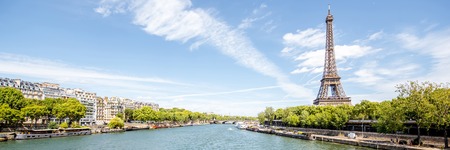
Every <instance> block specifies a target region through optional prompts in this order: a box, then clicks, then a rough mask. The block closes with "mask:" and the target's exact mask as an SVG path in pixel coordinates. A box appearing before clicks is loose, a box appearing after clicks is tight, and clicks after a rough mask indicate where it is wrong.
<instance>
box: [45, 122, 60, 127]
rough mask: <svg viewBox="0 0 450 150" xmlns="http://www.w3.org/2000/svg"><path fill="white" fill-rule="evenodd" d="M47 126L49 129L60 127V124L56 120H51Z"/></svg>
mask: <svg viewBox="0 0 450 150" xmlns="http://www.w3.org/2000/svg"><path fill="white" fill-rule="evenodd" d="M47 128H49V129H58V128H59V125H58V123H56V122H49V123H48V125H47Z"/></svg>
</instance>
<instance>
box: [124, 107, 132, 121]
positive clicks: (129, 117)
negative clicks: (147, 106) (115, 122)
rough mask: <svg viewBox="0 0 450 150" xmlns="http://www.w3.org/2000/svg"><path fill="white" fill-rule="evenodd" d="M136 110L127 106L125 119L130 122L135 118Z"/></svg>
mask: <svg viewBox="0 0 450 150" xmlns="http://www.w3.org/2000/svg"><path fill="white" fill-rule="evenodd" d="M133 113H134V110H133V109H130V108H125V121H126V122H130V121H131V120H134V118H133Z"/></svg>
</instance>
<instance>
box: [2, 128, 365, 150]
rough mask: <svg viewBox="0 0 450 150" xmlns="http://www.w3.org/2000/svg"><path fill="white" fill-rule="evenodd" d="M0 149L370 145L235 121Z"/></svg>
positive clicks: (353, 149) (19, 142)
mask: <svg viewBox="0 0 450 150" xmlns="http://www.w3.org/2000/svg"><path fill="white" fill-rule="evenodd" d="M0 149H8V150H10V149H11V150H12V149H33V150H49V149H59V150H61V149H83V150H84V149H93V150H94V149H95V150H98V149H158V150H166V149H169V150H170V149H194V150H197V149H208V150H209V149H269V150H270V149H273V150H275V149H276V150H278V149H308V150H313V149H320V150H322V149H333V150H335V149H337V150H339V149H342V150H347V149H349V150H356V149H358V150H359V149H367V148H364V147H355V146H350V145H341V144H334V143H329V142H322V141H308V140H299V139H294V138H287V137H281V136H276V135H270V134H261V133H256V132H251V131H246V130H239V129H236V128H235V127H234V125H203V126H189V127H182V128H168V129H157V130H140V131H134V132H121V133H112V134H95V135H90V136H75V137H62V138H48V139H36V140H17V141H7V142H0Z"/></svg>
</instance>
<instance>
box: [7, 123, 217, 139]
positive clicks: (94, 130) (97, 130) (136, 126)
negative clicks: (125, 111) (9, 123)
mask: <svg viewBox="0 0 450 150" xmlns="http://www.w3.org/2000/svg"><path fill="white" fill-rule="evenodd" d="M206 124H210V123H188V124H172V123H160V124H146V123H125V126H124V128H121V129H110V128H108V127H107V126H106V125H95V126H89V128H90V131H91V132H90V133H91V134H105V133H117V132H127V131H137V130H152V129H160V128H178V127H185V126H199V125H206ZM44 130H46V129H44ZM19 133H20V132H18V131H17V132H0V142H2V141H8V140H17V139H16V135H17V134H19ZM91 134H88V135H91Z"/></svg>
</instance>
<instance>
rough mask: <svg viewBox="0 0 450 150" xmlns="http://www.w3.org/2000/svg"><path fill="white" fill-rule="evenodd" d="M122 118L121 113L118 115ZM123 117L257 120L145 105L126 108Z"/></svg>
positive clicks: (181, 121)
mask: <svg viewBox="0 0 450 150" xmlns="http://www.w3.org/2000/svg"><path fill="white" fill-rule="evenodd" d="M118 116H119V117H121V118H122V116H121V115H118ZM123 118H125V120H126V121H127V122H129V121H133V120H136V121H143V122H147V121H154V122H171V123H174V124H184V123H189V122H199V123H204V122H208V121H212V120H222V121H226V120H242V121H244V120H255V118H254V117H245V116H226V115H217V114H207V113H200V112H192V111H189V110H186V109H182V108H172V109H164V108H160V109H159V110H154V109H152V108H151V107H147V106H144V107H142V108H139V109H135V110H134V109H128V108H127V109H125V113H124V116H123Z"/></svg>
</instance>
